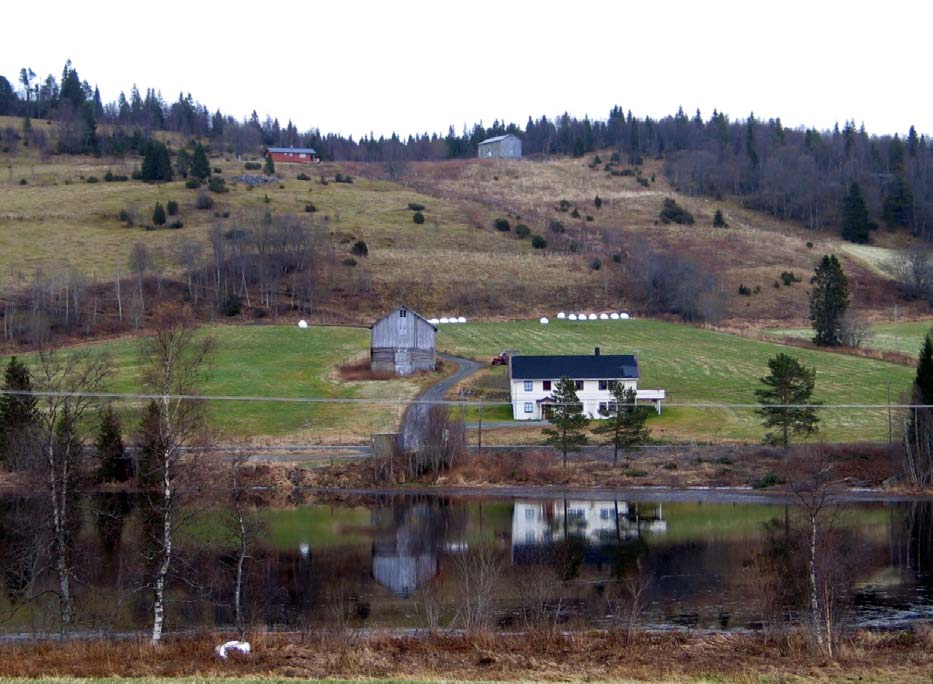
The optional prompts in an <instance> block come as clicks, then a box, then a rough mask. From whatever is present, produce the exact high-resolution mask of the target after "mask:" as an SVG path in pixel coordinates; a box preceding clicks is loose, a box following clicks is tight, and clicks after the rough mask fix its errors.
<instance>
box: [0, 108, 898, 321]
mask: <svg viewBox="0 0 933 684" xmlns="http://www.w3.org/2000/svg"><path fill="white" fill-rule="evenodd" d="M21 125H22V122H21V121H20V120H19V119H11V118H9V117H7V118H2V117H0V127H2V128H6V127H7V126H11V127H13V128H17V129H18V128H19V127H21ZM34 127H39V128H41V129H42V130H44V131H45V132H46V133H47V135H48V137H49V145H48V149H54V139H55V130H56V125H55V124H54V123H46V122H40V121H37V122H34ZM163 137H164V136H163ZM168 142H170V143H171V144H172V145H173V146H174V148H175V149H177V148H178V147H179V146H180V145H181V144H183V143H184V142H185V141H184V140H182V139H180V138H179V136H174V137H171V139H170V140H169V141H168ZM604 157H605V158H607V159H608V154H605V153H604ZM243 161H244V160H237V159H235V158H232V157H230V156H229V155H227V156H223V155H218V154H214V155H213V156H212V159H211V165H212V166H214V167H216V168H220V169H221V171H222V173H221V174H220V175H222V176H223V177H225V178H227V179H228V185H229V186H230V188H231V191H230V192H229V193H225V194H215V195H212V197H213V199H214V200H215V203H216V204H215V206H214V208H213V210H207V211H199V210H197V209H196V208H195V198H196V197H197V194H198V192H199V191H198V190H190V189H186V188H185V187H184V183H183V182H182V181H181V180H176V181H174V182H171V183H163V184H156V185H147V184H144V183H140V182H136V181H129V182H124V183H105V182H97V183H88V182H87V180H88V179H89V178H91V177H96V178H98V179H102V178H103V176H104V174H105V173H106V172H107V170H108V169H109V170H112V171H114V172H115V173H119V174H126V175H128V174H130V173H131V172H132V170H133V168H134V167H137V166H139V165H140V163H141V160H140V159H139V158H138V157H134V156H132V155H130V156H128V157H126V158H125V159H106V158H101V159H98V158H93V157H72V156H64V155H53V154H42V153H40V152H39V150H37V149H35V148H34V147H26V146H23V145H20V146H19V147H18V149H17V150H16V151H15V153H6V154H4V153H0V285H7V286H9V285H11V284H15V283H19V284H22V283H23V282H24V278H23V276H27V275H28V274H30V273H31V272H32V271H33V270H35V269H36V268H39V267H42V268H44V269H45V270H47V271H53V272H54V271H55V270H56V269H61V268H62V267H63V266H66V265H67V266H70V267H72V268H74V269H76V270H78V271H80V272H82V273H84V274H85V275H87V276H93V277H96V278H98V279H100V280H104V281H110V280H112V279H113V278H114V276H115V275H116V274H123V275H124V276H126V275H127V274H128V272H129V255H130V252H131V250H132V247H133V245H134V244H135V243H136V242H141V243H143V244H145V245H146V246H147V247H149V248H150V250H151V251H153V252H154V253H155V254H156V256H157V259H156V260H157V262H158V266H157V268H156V269H155V270H156V271H161V272H163V273H165V274H166V275H168V276H172V275H179V274H180V273H181V267H180V265H179V264H178V260H177V259H176V257H175V256H174V254H175V252H176V251H177V249H178V246H179V244H180V242H181V241H183V240H185V239H189V238H191V239H194V240H196V241H199V242H201V243H202V244H203V245H205V248H207V236H208V232H209V231H210V229H211V227H212V226H214V225H219V226H221V227H222V228H223V229H224V230H230V229H234V228H236V227H240V226H244V225H247V226H248V225H252V224H254V223H256V222H258V221H259V220H260V218H261V217H262V216H263V215H264V214H265V213H266V212H271V213H273V214H276V215H282V214H290V215H295V216H298V217H300V219H301V220H303V221H305V222H307V223H308V224H309V225H314V226H317V227H319V229H320V234H319V240H320V241H321V242H322V243H323V244H319V248H320V251H321V255H322V258H321V259H320V260H319V261H320V262H321V263H320V266H321V268H325V269H327V270H328V273H327V275H326V277H323V276H322V277H321V278H320V291H319V294H318V297H317V299H318V303H319V305H320V306H329V307H330V308H331V309H335V310H336V309H339V308H340V307H343V309H344V310H352V312H354V314H353V315H354V316H355V318H358V319H359V320H360V321H361V322H362V321H364V320H368V319H369V317H371V316H372V315H375V314H376V313H378V312H380V311H381V310H383V309H384V308H385V307H387V306H392V305H394V304H395V303H396V302H397V301H400V300H404V301H406V302H407V303H408V304H409V305H410V306H412V307H414V308H416V309H418V310H420V311H422V312H423V313H425V314H427V315H436V316H441V315H445V314H450V313H454V312H456V313H458V314H461V315H469V316H478V315H479V316H487V317H495V316H499V315H501V316H506V315H512V316H514V315H528V314H530V313H535V312H538V311H541V312H544V311H545V310H547V309H550V308H552V307H553V306H560V307H565V308H579V307H587V306H603V307H606V308H621V307H625V308H629V309H631V308H634V307H635V297H634V295H633V290H632V288H631V287H630V286H629V281H628V279H629V278H630V276H631V274H632V273H634V272H637V271H638V269H639V268H641V264H640V261H639V260H640V259H641V253H642V251H643V250H642V247H643V246H645V245H650V246H652V247H653V248H655V249H665V250H672V251H674V252H677V253H679V254H687V255H690V254H692V255H695V257H696V258H697V259H699V260H700V261H701V263H702V265H703V268H704V269H706V270H708V271H709V272H710V273H714V274H715V278H716V279H717V280H718V284H719V288H720V290H721V292H722V295H723V302H724V309H723V313H724V315H725V317H726V318H729V319H733V320H736V321H741V322H743V323H752V324H754V325H756V326H757V325H760V324H761V322H762V321H783V322H788V323H789V322H803V321H804V320H805V311H806V286H805V284H804V283H805V282H806V277H807V276H808V274H809V273H810V272H811V271H812V269H813V266H814V264H815V263H816V261H817V259H818V258H819V257H820V256H821V255H822V254H823V253H827V252H838V253H842V252H843V250H842V247H843V245H842V243H841V242H840V241H839V240H838V239H837V238H835V237H834V236H831V235H829V234H826V233H813V232H810V231H805V230H803V229H801V228H799V227H798V226H795V225H793V224H788V223H783V222H780V221H777V220H775V219H773V218H771V217H768V216H766V215H763V214H759V213H756V212H751V211H748V210H745V209H743V208H741V207H740V206H738V205H735V204H732V203H729V202H722V203H719V202H711V201H708V200H703V199H695V198H690V197H684V196H681V195H678V194H677V193H674V192H672V190H671V188H670V187H669V186H668V185H667V183H666V182H665V180H664V177H663V173H662V171H663V165H662V162H660V161H657V160H652V161H648V162H646V164H645V166H644V167H643V168H642V169H641V170H640V172H639V173H641V174H642V175H643V180H644V182H645V183H646V186H643V185H642V184H640V183H639V182H638V180H637V178H636V176H611V175H609V174H607V173H605V172H604V171H603V170H602V168H601V167H600V166H596V167H591V165H590V162H591V159H589V158H583V159H566V158H554V159H549V160H546V161H540V160H534V161H533V160H521V161H505V160H503V161H494V160H475V159H474V160H454V161H446V162H411V163H408V164H406V165H405V166H404V168H402V169H401V170H400V173H398V174H397V177H396V178H394V179H389V178H388V177H387V175H386V172H385V170H384V168H383V167H382V165H380V164H321V165H315V166H312V167H308V166H304V165H297V164H279V165H278V169H277V171H278V176H279V181H280V182H279V183H278V184H273V185H267V186H263V187H257V188H255V189H252V190H250V189H248V188H247V187H246V186H244V185H243V184H242V183H240V184H237V183H235V182H233V180H232V179H233V178H234V177H235V176H237V175H240V174H242V173H244V172H245V169H244V165H243ZM300 172H306V173H308V174H309V175H310V176H311V177H312V179H313V180H312V181H300V180H297V176H298V174H299V173H300ZM253 173H255V172H253ZM336 173H349V174H350V175H352V176H353V178H354V182H353V183H352V184H345V183H335V182H333V179H334V176H335V174H336ZM322 175H323V176H325V177H326V178H328V179H330V182H329V183H328V184H327V185H323V184H321V183H320V182H319V179H320V176H322ZM21 180H25V181H26V184H25V185H21V184H20V181H21ZM597 195H599V197H600V198H601V200H602V205H601V206H600V207H598V208H597V207H596V205H595V197H596V196H597ZM666 197H674V198H675V199H676V200H677V202H678V203H679V204H681V205H682V206H684V207H686V208H687V209H689V210H690V211H691V212H692V213H693V214H694V216H695V217H696V224H695V225H693V226H678V225H673V224H672V225H662V224H659V221H658V212H659V210H660V208H661V205H662V202H663V200H664V199H665V198H666ZM168 200H175V201H177V202H178V203H179V205H180V208H181V212H180V218H181V220H182V222H183V223H184V227H183V228H182V229H180V230H146V229H145V227H146V225H147V224H149V223H150V222H151V215H152V209H153V206H154V204H155V202H156V201H160V202H162V203H163V205H164V204H165V203H166V202H167V201H168ZM561 200H565V202H566V203H567V204H566V205H565V209H566V210H565V211H560V202H561ZM412 202H416V203H419V204H423V205H425V207H426V209H425V211H424V214H425V217H426V221H425V223H424V224H422V225H415V224H414V223H413V221H412V212H411V211H410V210H409V209H408V204H409V203H412ZM308 203H312V204H314V205H315V207H316V208H317V211H316V212H315V213H306V212H305V207H306V205H307V204H308ZM717 208H722V209H723V211H724V212H725V215H726V219H727V221H728V222H729V227H728V228H713V227H712V216H713V213H714V212H715V210H716V209H717ZM121 211H122V212H126V213H127V214H129V215H130V216H132V217H133V219H134V225H133V226H132V227H126V226H125V224H124V222H123V221H121V220H120V218H119V215H120V213H121ZM574 211H576V212H577V214H578V217H576V218H575V217H574V215H573V214H574ZM497 217H502V218H508V219H509V221H510V222H511V225H512V227H513V228H514V227H515V226H516V225H518V224H519V223H525V224H527V225H528V226H529V227H530V230H531V231H532V232H533V233H538V234H541V235H542V236H544V237H545V238H546V239H547V240H548V242H549V247H548V248H547V249H545V250H536V249H533V248H532V247H531V245H530V240H529V239H528V238H525V239H520V238H518V237H516V234H515V232H514V230H512V231H508V232H500V231H497V230H495V229H493V227H492V223H493V220H494V219H495V218H497ZM588 217H589V220H588ZM555 220H559V221H561V222H562V223H563V224H564V225H565V227H566V233H565V234H558V233H555V232H553V231H551V230H549V224H550V223H551V222H552V221H555ZM879 237H884V238H885V239H889V238H890V239H894V238H891V237H890V236H887V235H885V236H879ZM360 239H362V240H364V241H365V242H366V243H367V245H368V247H369V256H368V257H367V258H363V259H357V262H358V263H357V265H355V266H348V265H346V264H344V260H345V259H346V258H347V257H348V256H349V249H350V246H351V245H352V244H353V243H354V242H355V241H356V240H360ZM808 243H810V246H808ZM205 251H206V253H207V252H208V250H207V249H206V250H205ZM597 259H598V260H599V268H598V269H597V268H594V265H595V262H596V260H597ZM843 259H844V264H845V267H846V270H847V273H848V274H849V277H850V283H851V284H852V288H853V291H854V294H855V298H856V300H857V301H858V302H859V303H860V304H861V305H863V306H866V307H868V308H871V307H876V306H881V305H882V302H884V303H885V305H886V303H887V302H888V301H889V300H890V298H891V297H893V294H892V292H893V291H892V289H891V286H890V284H889V283H888V281H887V280H886V279H885V277H884V276H883V274H881V273H879V272H878V271H877V270H876V269H873V268H872V267H871V266H870V265H868V264H866V263H865V262H864V259H862V258H861V257H860V256H858V255H855V256H853V255H852V254H850V253H849V252H847V253H846V256H844V257H843ZM782 271H792V272H794V273H795V274H797V275H798V276H800V277H801V278H803V279H804V282H803V283H797V284H795V285H792V286H789V287H787V286H780V287H774V284H775V283H776V282H778V281H779V280H780V274H781V272H782ZM413 282H415V283H418V287H414V288H413V287H411V284H412V283H413ZM739 285H745V286H747V287H748V288H750V289H751V290H752V291H754V290H755V288H758V291H757V292H755V293H754V294H753V295H751V296H741V295H740V294H739V293H738V288H739Z"/></svg>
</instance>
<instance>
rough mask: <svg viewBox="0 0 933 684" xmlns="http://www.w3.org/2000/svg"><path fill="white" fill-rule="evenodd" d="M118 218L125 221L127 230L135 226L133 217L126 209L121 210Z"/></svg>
mask: <svg viewBox="0 0 933 684" xmlns="http://www.w3.org/2000/svg"><path fill="white" fill-rule="evenodd" d="M117 218H119V219H120V220H121V221H123V223H124V225H126V227H127V228H129V227H130V226H132V225H133V216H132V214H130V212H128V211H127V210H126V209H121V210H120V213H119V214H117Z"/></svg>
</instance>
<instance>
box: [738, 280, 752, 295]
mask: <svg viewBox="0 0 933 684" xmlns="http://www.w3.org/2000/svg"><path fill="white" fill-rule="evenodd" d="M739 294H740V295H742V296H743V297H751V296H752V289H751V288H750V287H748V286H746V285H744V284H742V283H739Z"/></svg>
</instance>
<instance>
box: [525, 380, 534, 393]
mask: <svg viewBox="0 0 933 684" xmlns="http://www.w3.org/2000/svg"><path fill="white" fill-rule="evenodd" d="M534 388H535V383H534V381H533V380H525V391H526V392H531V391H533V390H534Z"/></svg>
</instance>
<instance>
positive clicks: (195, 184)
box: [185, 176, 201, 190]
mask: <svg viewBox="0 0 933 684" xmlns="http://www.w3.org/2000/svg"><path fill="white" fill-rule="evenodd" d="M185 187H186V188H188V189H189V190H197V189H198V188H200V187H201V181H200V180H198V179H197V178H195V177H194V176H191V178H189V179H188V180H186V181H185Z"/></svg>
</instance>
